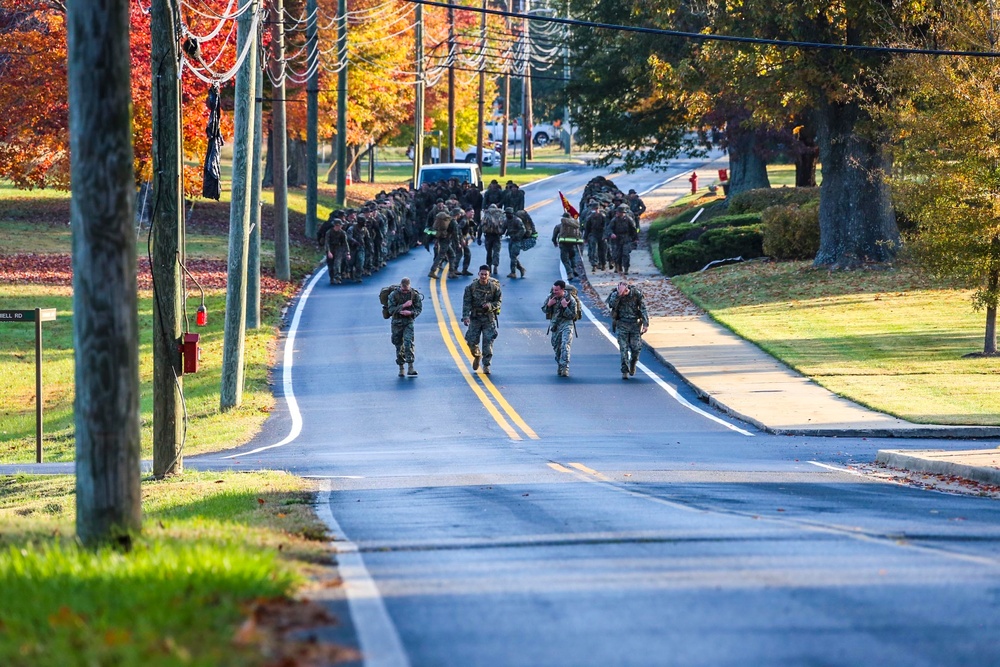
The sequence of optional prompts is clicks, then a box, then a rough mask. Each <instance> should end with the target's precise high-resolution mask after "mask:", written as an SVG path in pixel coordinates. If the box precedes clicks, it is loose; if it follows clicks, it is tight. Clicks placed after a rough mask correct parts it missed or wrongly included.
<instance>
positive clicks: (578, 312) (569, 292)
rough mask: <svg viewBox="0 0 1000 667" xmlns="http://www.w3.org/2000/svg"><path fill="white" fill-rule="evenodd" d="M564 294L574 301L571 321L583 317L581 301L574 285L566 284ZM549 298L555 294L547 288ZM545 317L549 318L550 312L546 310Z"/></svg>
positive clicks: (550, 316)
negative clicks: (574, 313)
mask: <svg viewBox="0 0 1000 667" xmlns="http://www.w3.org/2000/svg"><path fill="white" fill-rule="evenodd" d="M566 294H567V295H568V296H569V297H570V298H572V299H573V300H574V301H576V316H575V317H573V321H574V322H576V321H577V320H579V319H580V318H582V317H583V302H582V301H580V292H579V291H577V289H576V285H566ZM549 298H550V299H552V298H555V294H554V293H553V292H552V290H549ZM545 319H547V320H551V319H552V313H550V312H548V311H546V313H545Z"/></svg>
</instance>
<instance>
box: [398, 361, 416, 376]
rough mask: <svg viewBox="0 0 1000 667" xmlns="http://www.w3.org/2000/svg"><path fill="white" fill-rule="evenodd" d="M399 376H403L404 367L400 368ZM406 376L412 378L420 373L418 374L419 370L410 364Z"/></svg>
mask: <svg viewBox="0 0 1000 667" xmlns="http://www.w3.org/2000/svg"><path fill="white" fill-rule="evenodd" d="M399 374H400V375H402V374H403V367H402V366H400V367H399ZM406 374H407V375H410V376H413V375H419V373H417V369H416V368H414V367H413V364H408V365H407V368H406Z"/></svg>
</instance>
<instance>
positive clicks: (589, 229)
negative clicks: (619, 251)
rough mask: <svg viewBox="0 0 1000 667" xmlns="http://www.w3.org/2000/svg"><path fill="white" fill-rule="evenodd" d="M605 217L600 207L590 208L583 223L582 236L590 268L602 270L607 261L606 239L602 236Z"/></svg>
mask: <svg viewBox="0 0 1000 667" xmlns="http://www.w3.org/2000/svg"><path fill="white" fill-rule="evenodd" d="M606 222H607V218H606V217H605V215H604V211H602V210H601V209H600V207H598V208H595V209H593V210H591V212H590V214H589V215H587V220H586V222H585V223H584V224H585V227H584V229H585V230H586V231H585V232H584V237H585V238H586V239H587V259H589V260H590V268H591V270H592V271H596V270H597V269H598V268H600V269H601V270H602V271H603V270H604V268H605V267H606V266H607V263H608V241H607V239H605V238H604V227H605V223H606Z"/></svg>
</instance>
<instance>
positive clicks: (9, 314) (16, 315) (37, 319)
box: [0, 308, 56, 463]
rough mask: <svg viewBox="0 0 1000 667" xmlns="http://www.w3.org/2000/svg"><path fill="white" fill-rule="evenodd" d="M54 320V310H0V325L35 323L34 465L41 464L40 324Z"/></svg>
mask: <svg viewBox="0 0 1000 667" xmlns="http://www.w3.org/2000/svg"><path fill="white" fill-rule="evenodd" d="M55 319H56V309H55V308H35V309H34V310H0V323H2V322H34V323H35V463H41V462H42V322H52V321H54V320H55Z"/></svg>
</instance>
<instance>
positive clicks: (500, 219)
mask: <svg viewBox="0 0 1000 667" xmlns="http://www.w3.org/2000/svg"><path fill="white" fill-rule="evenodd" d="M498 189H499V188H498ZM506 223H507V220H506V218H505V216H504V213H503V211H501V210H500V209H499V208H497V206H496V205H494V204H491V205H490V206H489V207H488V208H487V209H486V210H485V211H483V224H482V226H480V228H479V240H482V237H483V236H485V237H486V263H487V264H489V265H490V272H491V273H497V272H498V269H499V268H500V245H501V243H500V237H501V235H503V230H504V226H505V225H506Z"/></svg>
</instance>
